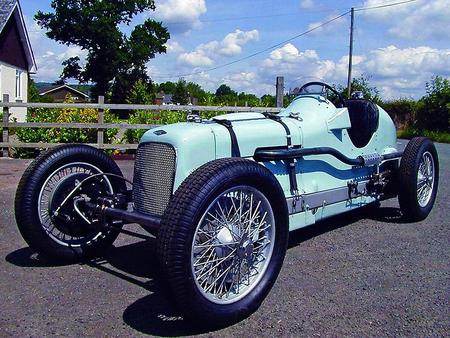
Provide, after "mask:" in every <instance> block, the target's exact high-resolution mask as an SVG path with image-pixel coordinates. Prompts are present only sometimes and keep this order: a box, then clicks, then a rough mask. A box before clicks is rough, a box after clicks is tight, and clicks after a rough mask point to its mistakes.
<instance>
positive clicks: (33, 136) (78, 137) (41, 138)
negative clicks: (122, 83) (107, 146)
mask: <svg viewBox="0 0 450 338" xmlns="http://www.w3.org/2000/svg"><path fill="white" fill-rule="evenodd" d="M64 102H65V103H73V99H72V98H71V97H70V96H68V97H67V98H66V100H65V101H64ZM117 121H118V119H117V118H116V117H115V116H114V115H112V114H111V113H110V112H109V111H108V110H106V111H105V123H108V122H109V123H115V122H117ZM27 122H54V123H70V122H73V123H96V122H98V112H97V110H96V109H91V108H88V109H74V108H68V109H62V110H61V109H54V108H51V109H49V108H30V109H28V112H27ZM15 131H16V135H17V138H18V139H19V141H21V142H25V143H38V142H44V143H73V142H74V143H97V129H74V128H16V130H15ZM117 133H118V129H106V130H105V133H104V135H105V136H104V140H105V143H112V142H114V140H115V136H116V134H117ZM35 154H36V151H33V150H32V151H30V150H24V149H16V150H15V155H16V156H18V157H30V156H34V155H35Z"/></svg>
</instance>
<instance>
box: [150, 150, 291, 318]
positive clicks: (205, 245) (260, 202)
mask: <svg viewBox="0 0 450 338" xmlns="http://www.w3.org/2000/svg"><path fill="white" fill-rule="evenodd" d="M287 239H288V222H287V210H286V201H285V199H284V195H283V191H282V189H281V187H280V185H279V183H278V181H277V180H276V178H275V177H274V176H273V175H272V173H271V172H270V171H269V170H267V169H266V168H264V167H263V166H261V165H259V164H257V163H255V162H252V161H249V160H244V159H235V158H231V159H222V160H217V161H212V162H210V163H207V164H205V165H204V166H202V167H200V168H199V169H197V170H196V171H195V172H194V173H192V174H191V175H190V176H189V177H188V178H187V179H186V180H185V182H183V184H182V185H181V186H180V188H179V189H178V190H177V191H176V193H175V195H174V196H173V198H172V199H171V201H170V203H169V206H168V207H167V209H166V212H165V213H164V216H163V219H162V223H161V228H160V233H159V236H158V241H159V242H158V254H159V258H160V263H161V267H162V268H163V270H164V273H165V274H166V276H167V278H168V280H169V282H170V286H171V288H172V291H173V292H174V294H175V299H176V301H177V302H178V305H179V307H180V310H181V311H183V312H184V314H185V315H186V316H187V317H189V318H191V319H193V320H194V321H195V322H197V323H200V324H207V325H210V326H216V325H221V324H225V323H229V322H235V321H238V320H241V319H243V318H245V317H246V316H248V315H249V314H251V313H252V312H253V311H255V310H256V309H257V308H258V307H259V305H260V304H261V302H262V301H263V300H264V298H265V296H266V295H267V293H268V292H269V290H270V289H271V287H272V285H273V283H274V282H275V279H276V277H277V275H278V273H279V271H280V268H281V265H282V262H283V259H284V255H285V253H286V247H287ZM199 319H200V321H199Z"/></svg>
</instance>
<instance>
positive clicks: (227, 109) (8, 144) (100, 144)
mask: <svg viewBox="0 0 450 338" xmlns="http://www.w3.org/2000/svg"><path fill="white" fill-rule="evenodd" d="M0 108H2V109H3V121H2V125H1V127H2V129H3V132H2V135H3V141H2V142H0V148H2V149H3V151H2V153H3V157H8V156H9V153H10V151H11V148H51V147H55V146H57V145H60V144H61V143H43V142H39V143H24V142H16V141H15V142H14V141H11V140H10V135H9V129H11V128H73V129H97V143H90V144H89V145H91V146H94V147H97V148H100V149H120V150H127V149H136V148H137V144H108V143H104V130H105V129H113V128H117V129H150V128H152V127H156V126H159V125H150V124H128V123H104V113H105V110H106V109H111V110H132V111H134V110H146V111H153V112H154V113H157V112H160V111H165V110H166V111H167V110H170V111H179V112H186V111H189V112H202V111H213V112H224V113H242V112H255V113H258V112H259V113H262V112H268V113H277V112H279V111H280V109H281V108H273V107H233V106H192V105H141V104H109V103H104V98H103V97H102V96H100V97H99V98H98V102H97V103H23V102H10V101H9V96H8V95H3V102H0ZM11 108H52V109H68V108H72V109H73V108H75V109H86V108H91V109H97V110H98V123H54V122H10V121H9V118H10V115H11V113H10V109H11Z"/></svg>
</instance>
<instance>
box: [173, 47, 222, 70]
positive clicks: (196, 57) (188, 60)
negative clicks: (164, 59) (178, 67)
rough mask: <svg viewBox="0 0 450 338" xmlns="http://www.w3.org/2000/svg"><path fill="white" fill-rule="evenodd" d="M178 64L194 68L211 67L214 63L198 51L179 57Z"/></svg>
mask: <svg viewBox="0 0 450 338" xmlns="http://www.w3.org/2000/svg"><path fill="white" fill-rule="evenodd" d="M178 62H179V63H180V64H186V65H191V66H194V67H203V66H210V65H212V64H213V63H214V61H213V60H212V59H210V58H209V57H208V56H206V55H205V54H203V53H201V52H198V51H194V52H190V53H183V54H181V55H179V56H178Z"/></svg>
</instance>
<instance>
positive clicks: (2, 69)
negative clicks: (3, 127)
mask: <svg viewBox="0 0 450 338" xmlns="http://www.w3.org/2000/svg"><path fill="white" fill-rule="evenodd" d="M36 70H37V67H36V61H35V59H34V55H33V50H32V49H31V44H30V39H29V37H28V33H27V29H26V27H25V21H24V18H23V14H22V9H21V8H20V4H19V1H18V0H0V100H3V94H8V95H9V100H10V101H15V102H27V93H28V75H29V74H33V73H35V72H36ZM10 112H11V118H16V119H17V120H18V121H25V118H26V108H12V109H11V110H10Z"/></svg>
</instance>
